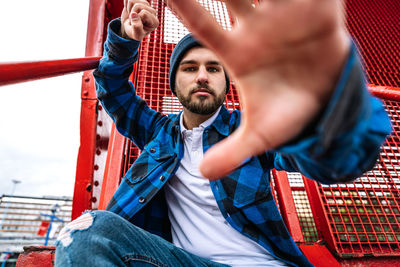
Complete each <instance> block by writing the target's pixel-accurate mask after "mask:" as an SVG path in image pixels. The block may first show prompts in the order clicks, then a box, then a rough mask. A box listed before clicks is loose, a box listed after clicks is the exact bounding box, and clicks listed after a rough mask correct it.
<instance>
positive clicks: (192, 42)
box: [169, 33, 230, 95]
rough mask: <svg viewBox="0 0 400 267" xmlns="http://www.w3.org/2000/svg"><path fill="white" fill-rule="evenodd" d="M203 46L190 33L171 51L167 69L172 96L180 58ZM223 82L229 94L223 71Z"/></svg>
mask: <svg viewBox="0 0 400 267" xmlns="http://www.w3.org/2000/svg"><path fill="white" fill-rule="evenodd" d="M202 46H203V45H202V44H201V43H200V42H199V41H197V40H196V39H195V38H194V37H193V35H192V34H191V33H189V34H187V35H185V37H183V38H182V39H181V40H180V41H179V42H178V44H177V45H176V46H175V48H174V51H172V54H171V59H170V68H169V87H170V88H171V91H172V93H173V94H174V95H176V93H175V76H176V71H177V70H178V67H179V63H180V62H181V60H182V58H183V57H184V56H185V54H186V52H188V51H189V50H190V49H192V48H194V47H202ZM224 73H225V80H226V93H228V92H229V88H230V81H229V77H228V74H227V73H226V71H225V70H224Z"/></svg>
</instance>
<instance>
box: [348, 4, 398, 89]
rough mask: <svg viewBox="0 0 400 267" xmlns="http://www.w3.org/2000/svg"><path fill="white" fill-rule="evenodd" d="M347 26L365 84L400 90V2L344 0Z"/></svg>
mask: <svg viewBox="0 0 400 267" xmlns="http://www.w3.org/2000/svg"><path fill="white" fill-rule="evenodd" d="M346 8H347V13H348V18H347V25H348V29H349V31H350V33H351V34H352V35H353V37H354V39H355V40H356V41H357V43H358V45H359V48H360V53H361V55H362V58H363V61H364V66H365V69H366V71H367V76H368V80H369V82H370V83H372V84H376V85H385V86H394V87H399V86H400V55H399V52H398V51H399V50H400V35H399V32H400V16H399V14H400V1H398V0H369V1H368V0H347V1H346Z"/></svg>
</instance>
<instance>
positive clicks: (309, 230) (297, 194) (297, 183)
mask: <svg viewBox="0 0 400 267" xmlns="http://www.w3.org/2000/svg"><path fill="white" fill-rule="evenodd" d="M287 175H288V179H289V184H290V188H291V190H292V195H293V199H294V203H295V205H296V211H297V216H298V217H299V222H300V227H301V231H302V233H303V237H304V241H305V242H306V243H312V242H317V241H318V240H319V236H318V232H317V228H316V226H315V222H314V217H313V214H312V211H311V207H310V202H309V200H308V196H307V193H306V190H305V188H304V182H303V176H302V175H301V174H300V173H298V172H288V173H287Z"/></svg>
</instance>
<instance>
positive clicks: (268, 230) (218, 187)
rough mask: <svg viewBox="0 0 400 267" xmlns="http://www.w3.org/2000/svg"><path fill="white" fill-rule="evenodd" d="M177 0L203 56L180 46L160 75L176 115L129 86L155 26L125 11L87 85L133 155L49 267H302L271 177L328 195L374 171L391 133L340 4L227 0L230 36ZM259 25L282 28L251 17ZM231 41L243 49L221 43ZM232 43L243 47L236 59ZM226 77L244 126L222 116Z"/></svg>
mask: <svg viewBox="0 0 400 267" xmlns="http://www.w3.org/2000/svg"><path fill="white" fill-rule="evenodd" d="M173 3H175V5H174V8H176V10H177V12H178V13H180V15H181V16H182V17H184V18H185V19H186V21H187V22H188V24H189V26H190V27H191V29H192V30H193V31H194V32H196V33H197V34H198V37H199V38H200V39H201V40H202V41H203V42H204V43H207V45H208V46H209V47H211V48H213V50H210V49H208V48H205V47H204V46H203V45H201V44H200V43H199V42H198V41H197V40H196V39H195V38H193V36H191V35H188V36H185V37H184V38H183V39H182V40H181V41H180V42H179V43H178V44H177V46H176V48H175V50H174V51H173V54H172V56H171V69H170V72H169V75H170V76H169V77H170V87H171V90H172V92H173V93H174V94H175V95H176V96H177V97H178V99H179V101H180V102H181V103H182V105H183V111H182V113H181V114H179V115H168V116H165V115H163V114H161V113H158V112H156V111H153V110H151V109H150V108H149V107H148V106H147V105H146V103H145V101H143V100H142V99H140V98H139V97H138V96H137V95H136V94H135V89H134V87H133V85H132V83H131V82H129V81H128V77H129V75H130V73H131V71H132V66H133V64H134V62H135V60H136V59H137V50H138V46H139V44H140V41H141V40H142V39H143V38H144V37H145V36H146V35H147V34H149V33H150V32H151V31H153V30H154V29H155V28H156V27H157V26H158V20H157V17H156V12H155V10H154V9H153V8H151V7H150V6H149V4H148V3H147V1H145V0H126V1H125V6H124V10H123V12H122V16H121V19H120V20H119V19H117V20H114V21H112V22H111V23H110V25H109V31H108V37H107V41H106V43H105V55H104V57H103V59H102V60H101V63H100V65H99V68H98V69H97V70H96V71H95V73H94V75H95V77H96V85H97V93H98V98H99V99H100V101H101V102H102V105H103V107H104V108H105V109H106V110H107V112H108V113H109V114H110V116H111V117H112V118H113V120H114V122H115V124H116V127H117V129H118V130H119V132H120V133H122V134H123V135H125V136H126V137H128V138H130V139H131V140H132V141H134V142H135V144H136V145H137V146H138V147H139V148H140V149H141V150H142V153H141V155H140V157H139V158H138V159H137V160H136V162H135V164H134V165H133V166H132V168H131V169H130V170H129V171H128V172H127V174H126V175H125V177H124V179H123V181H122V182H121V185H120V187H119V188H118V190H117V192H116V193H115V195H114V197H113V199H112V200H111V202H110V203H109V205H108V208H107V209H108V210H109V211H112V212H113V213H111V212H105V211H96V212H89V213H86V214H84V215H82V216H81V217H80V218H78V219H77V220H75V221H73V222H72V223H70V224H69V225H67V226H66V227H65V228H64V229H63V231H62V233H60V236H59V239H58V244H57V253H56V265H57V266H96V265H99V266H126V265H128V266H134V265H135V266H227V265H230V266H289V265H290V266H311V264H310V263H309V262H308V260H307V259H306V258H305V257H304V255H303V254H302V253H301V251H300V250H299V249H298V247H297V246H296V244H295V243H294V241H293V240H292V238H291V237H290V235H289V233H288V231H287V230H286V228H285V226H284V224H283V221H282V218H281V216H280V214H279V211H278V209H277V207H276V204H275V202H274V200H273V197H272V193H271V189H270V187H269V179H270V177H269V175H270V170H271V168H276V169H283V170H287V171H300V172H302V173H303V174H304V175H306V176H307V177H309V178H312V179H315V180H317V181H319V182H322V183H327V184H329V183H337V182H344V181H349V180H350V179H353V178H354V177H356V176H358V175H360V174H361V173H362V172H364V171H366V170H368V169H369V168H371V167H372V166H373V165H374V163H375V160H376V157H377V155H378V153H379V147H380V144H381V143H382V142H383V140H384V138H385V136H386V134H388V133H389V131H390V124H389V121H388V118H387V115H386V114H385V112H384V110H383V108H382V105H381V104H380V102H378V101H377V100H376V99H374V98H372V97H370V96H369V94H368V92H367V90H366V89H365V84H364V82H363V78H362V75H361V67H360V64H359V61H358V59H357V56H356V51H355V48H354V46H353V45H351V44H350V42H349V39H348V37H347V35H346V34H345V30H344V26H343V25H342V21H341V16H340V14H341V13H340V12H339V10H340V5H339V1H337V2H335V1H321V0H318V1H271V2H270V1H265V2H263V4H262V5H261V6H260V7H258V8H257V9H254V8H253V7H252V6H251V4H250V3H249V2H247V1H242V0H240V1H239V0H231V1H228V2H227V5H228V7H229V8H230V9H231V10H232V12H233V13H234V14H235V15H236V16H237V17H238V19H239V23H238V27H237V28H236V29H235V30H233V31H232V32H230V33H225V32H221V31H220V30H219V28H218V26H217V25H216V24H215V22H214V21H213V20H212V19H211V18H209V17H208V16H209V15H208V14H207V13H206V12H205V11H204V10H202V9H198V8H199V7H198V6H197V4H196V3H195V1H192V0H184V1H183V0H182V1H181V0H175V1H174V2H173ZM312 4H313V5H314V6H313V5H312ZM193 7H196V8H197V9H196V18H195V19H194V18H193V17H195V16H193V15H194V11H193V9H192V8H193ZM332 8H333V10H334V12H332ZM315 9H317V11H315ZM335 10H336V11H335ZM272 11H274V12H272ZM295 11H296V12H295ZM246 14H248V16H247V15H246ZM266 14H268V15H269V17H268V19H270V20H273V19H275V20H276V21H279V22H280V23H281V24H279V25H281V26H282V27H283V30H284V31H282V30H279V31H278V30H276V29H274V28H271V24H268V23H266V25H267V26H268V25H269V26H268V27H269V28H268V27H266V28H265V23H261V22H262V21H259V22H257V20H255V19H261V18H263V17H265V15H266ZM283 14H286V15H290V14H293V16H292V17H291V16H286V17H287V18H288V19H287V20H282V19H281V17H280V16H282V15H283ZM311 15H312V16H311ZM310 16H311V19H310V20H311V23H310V22H309V19H308V18H309V17H310ZM199 21H201V23H198V22H199ZM256 22H257V23H256ZM316 22H318V23H316ZM204 25H205V26H204ZM321 25H322V26H321ZM275 26H276V25H275ZM275 26H274V27H275ZM293 28H295V30H293ZM265 33H271V34H272V33H275V36H269V37H270V38H266V37H265V36H261V37H260V34H261V35H262V34H265ZM238 36H239V37H241V40H240V42H241V43H239V44H235V43H234V42H233V43H225V42H224V38H225V41H226V40H231V41H232V40H234V38H236V37H238ZM247 38H249V40H248V39H247ZM267 39H269V40H271V41H267ZM253 41H255V43H256V46H255V45H254V44H253V43H252V42H253ZM260 45H261V46H260ZM228 46H232V47H233V48H231V47H228ZM241 46H244V47H247V50H243V51H242V52H241V53H235V52H237V50H235V49H239V48H240V47H241ZM264 46H266V49H264ZM252 47H253V49H250V48H252ZM254 50H257V51H256V52H254ZM321 57H323V58H321ZM222 62H223V63H224V64H223V63H222ZM225 68H226V69H225ZM226 70H228V71H229V73H230V74H231V75H233V77H234V78H235V81H236V83H237V84H238V86H239V89H240V90H241V100H242V104H243V106H244V113H242V122H241V123H240V120H241V118H240V116H241V114H240V113H239V112H238V111H235V112H233V113H229V112H228V110H227V109H226V108H225V107H224V106H223V101H224V99H225V94H226V92H227V91H228V90H229V78H228V75H227V72H226ZM356 103H357V105H356ZM239 124H240V126H239ZM233 132H235V133H233ZM228 136H229V137H228ZM221 140H224V141H222V142H220V143H219V144H218V145H215V144H216V143H218V142H219V141H221ZM214 145H215V146H214ZM211 146H213V148H212V149H210V152H207V153H208V155H207V156H205V158H204V160H203V161H202V159H203V153H204V152H206V151H208V150H209V148H210V147H211ZM218 147H219V148H218ZM201 161H202V162H201ZM205 177H207V178H211V179H212V180H211V181H210V180H208V179H205ZM217 178H221V179H217ZM114 213H116V214H118V215H120V216H117V215H115V214H114ZM167 241H171V242H172V243H169V242H167ZM85 248H89V249H90V252H88V251H85Z"/></svg>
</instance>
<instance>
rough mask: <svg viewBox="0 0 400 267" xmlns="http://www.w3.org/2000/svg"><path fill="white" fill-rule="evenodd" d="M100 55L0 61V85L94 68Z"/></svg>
mask: <svg viewBox="0 0 400 267" xmlns="http://www.w3.org/2000/svg"><path fill="white" fill-rule="evenodd" d="M99 60H100V57H86V58H75V59H63V60H49V61H32V62H10V63H0V86H2V85H9V84H14V83H21V82H27V81H32V80H39V79H43V78H50V77H55V76H59V75H65V74H70V73H74V72H80V71H85V70H90V69H94V68H96V67H97V66H98V64H99Z"/></svg>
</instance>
